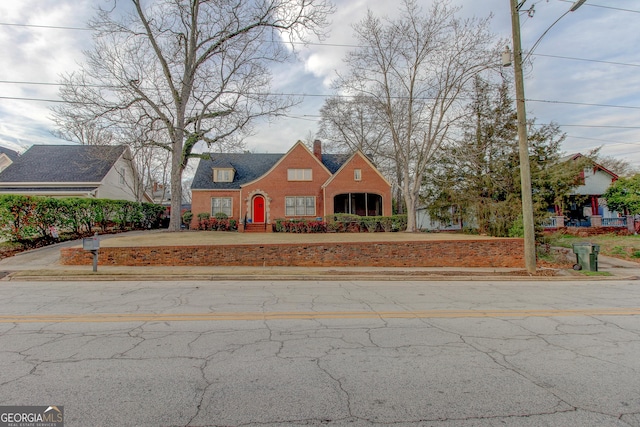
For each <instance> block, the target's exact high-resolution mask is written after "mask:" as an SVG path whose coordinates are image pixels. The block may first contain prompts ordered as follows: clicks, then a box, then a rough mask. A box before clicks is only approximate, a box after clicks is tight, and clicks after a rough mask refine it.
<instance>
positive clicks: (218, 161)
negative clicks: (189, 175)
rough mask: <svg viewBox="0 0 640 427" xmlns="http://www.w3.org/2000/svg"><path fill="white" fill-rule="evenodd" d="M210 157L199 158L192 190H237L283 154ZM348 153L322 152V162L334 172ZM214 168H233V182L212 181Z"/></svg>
mask: <svg viewBox="0 0 640 427" xmlns="http://www.w3.org/2000/svg"><path fill="white" fill-rule="evenodd" d="M210 155H211V159H210V160H205V159H202V160H200V164H199V165H198V169H197V170H196V173H195V176H194V178H193V183H192V184H191V189H192V190H237V189H240V186H242V185H243V184H246V183H248V182H251V181H253V180H255V179H258V178H260V177H261V176H262V175H264V174H265V173H267V172H268V171H269V169H271V168H272V167H273V166H274V165H275V164H276V163H277V162H278V160H280V159H281V158H282V156H284V154H259V153H210ZM349 157H350V155H346V154H323V155H322V163H323V164H324V165H325V167H326V168H327V169H329V172H331V173H332V174H334V173H336V171H337V170H338V169H340V167H341V166H342V165H343V164H344V162H345V161H347V159H349ZM214 168H233V169H235V171H236V173H235V177H234V180H233V182H213V169H214Z"/></svg>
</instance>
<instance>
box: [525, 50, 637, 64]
mask: <svg viewBox="0 0 640 427" xmlns="http://www.w3.org/2000/svg"><path fill="white" fill-rule="evenodd" d="M531 56H544V57H547V58H558V59H569V60H572V61H584V62H596V63H601V64H611V65H624V66H627V67H640V64H629V63H627V62H613V61H601V60H598V59H586V58H574V57H571V56H559V55H546V54H543V53H533V54H531Z"/></svg>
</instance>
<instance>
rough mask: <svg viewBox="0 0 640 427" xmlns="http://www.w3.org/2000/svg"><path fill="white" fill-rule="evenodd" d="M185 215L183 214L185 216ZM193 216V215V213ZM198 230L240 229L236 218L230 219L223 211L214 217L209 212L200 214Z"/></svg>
mask: <svg viewBox="0 0 640 427" xmlns="http://www.w3.org/2000/svg"><path fill="white" fill-rule="evenodd" d="M184 216H185V215H183V218H184ZM192 217H193V215H192ZM198 230H206V231H236V230H238V222H237V221H236V220H235V219H229V218H228V217H227V215H225V214H223V213H217V214H216V216H215V217H214V218H211V215H209V214H208V213H206V212H205V213H199V214H198Z"/></svg>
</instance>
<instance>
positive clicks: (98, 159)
mask: <svg viewBox="0 0 640 427" xmlns="http://www.w3.org/2000/svg"><path fill="white" fill-rule="evenodd" d="M125 149H126V147H125V146H123V145H121V146H108V145H100V146H98V145H34V146H32V147H31V148H29V149H28V150H27V151H26V152H25V153H24V154H22V155H21V156H20V157H18V158H17V159H16V160H15V161H14V162H13V163H12V164H11V165H10V166H9V167H7V168H6V169H5V170H4V171H2V173H0V185H3V184H4V185H3V186H6V185H7V183H17V182H100V181H102V179H103V178H104V177H105V175H106V174H107V172H109V170H110V169H111V168H112V167H113V165H114V164H115V162H116V161H117V160H118V158H119V157H120V156H121V155H122V153H123V152H124V150H125Z"/></svg>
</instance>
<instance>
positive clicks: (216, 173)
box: [213, 168, 235, 182]
mask: <svg viewBox="0 0 640 427" xmlns="http://www.w3.org/2000/svg"><path fill="white" fill-rule="evenodd" d="M234 174H235V170H234V169H232V168H214V169H213V182H233V177H234Z"/></svg>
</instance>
